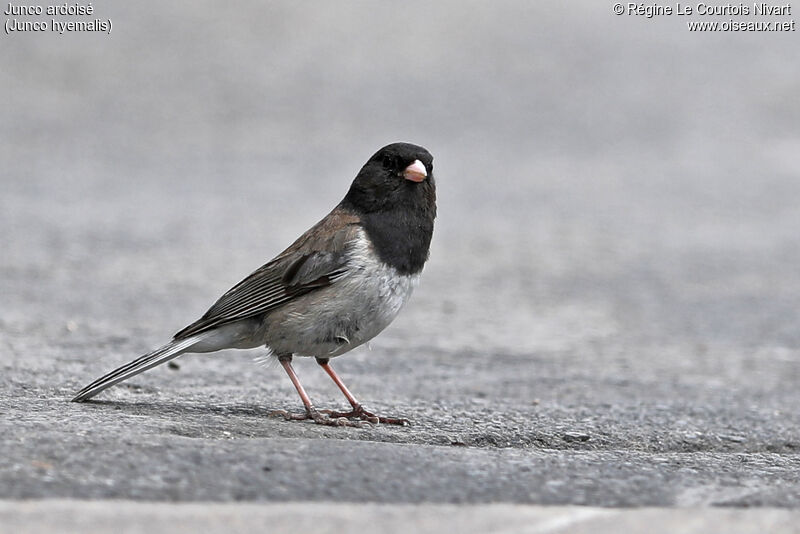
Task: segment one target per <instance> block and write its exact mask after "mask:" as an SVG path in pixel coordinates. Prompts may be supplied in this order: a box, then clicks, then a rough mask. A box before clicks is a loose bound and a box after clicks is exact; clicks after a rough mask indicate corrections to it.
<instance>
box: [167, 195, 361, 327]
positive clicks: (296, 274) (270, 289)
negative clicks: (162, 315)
mask: <svg viewBox="0 0 800 534" xmlns="http://www.w3.org/2000/svg"><path fill="white" fill-rule="evenodd" d="M359 232H360V224H359V221H358V218H357V217H356V216H355V215H352V214H349V213H346V212H343V211H342V210H341V208H337V209H335V210H334V211H333V212H331V213H330V214H329V215H328V216H327V217H325V218H324V219H323V220H322V221H320V222H319V223H317V224H316V225H314V226H313V227H312V228H311V229H310V230H309V231H308V232H306V233H305V234H303V235H302V236H300V238H299V239H298V240H297V241H295V242H294V243H293V244H292V245H291V246H290V247H289V248H287V249H286V250H285V251H283V252H282V253H281V254H279V255H278V256H277V257H276V258H275V259H273V260H272V261H270V262H269V263H267V264H265V265H263V266H261V267H260V268H259V269H257V270H256V271H254V272H253V273H252V274H250V275H249V276H247V277H246V278H245V279H244V280H242V281H241V282H239V283H238V284H236V285H235V286H233V287H232V288H231V289H230V290H228V291H227V292H226V293H225V294H224V295H222V296H221V297H220V298H219V300H217V302H215V303H214V305H213V306H211V308H209V309H208V311H207V312H206V313H205V314H204V315H203V316H202V317H201V318H200V319H199V320H197V321H195V322H194V323H192V324H190V325H189V326H187V327H186V328H184V329H183V330H181V331H180V332H178V333H177V334H175V339H182V338H186V337H188V336H192V335H195V334H198V333H200V332H205V331H208V330H210V329H212V328H215V327H217V326H220V325H223V324H227V323H231V322H233V321H238V320H241V319H245V318H248V317H255V316H258V315H261V314H264V313H266V312H268V311H270V310H273V309H275V308H276V307H278V306H281V305H283V304H286V303H287V302H290V301H292V300H293V299H296V298H297V297H299V296H301V295H305V294H306V293H309V292H311V291H314V290H317V289H319V288H321V287H326V286H329V285H331V284H333V283H335V282H336V281H337V280H339V279H341V278H342V277H344V276H347V273H348V269H349V265H348V261H349V254H348V252H349V247H350V245H351V243H352V242H353V241H354V240H355V239H356V238H357V237H358V234H359Z"/></svg>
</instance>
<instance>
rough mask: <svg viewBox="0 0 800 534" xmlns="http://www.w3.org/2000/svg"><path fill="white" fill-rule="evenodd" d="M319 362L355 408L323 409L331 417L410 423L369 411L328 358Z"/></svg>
mask: <svg viewBox="0 0 800 534" xmlns="http://www.w3.org/2000/svg"><path fill="white" fill-rule="evenodd" d="M317 363H318V364H319V365H320V366H321V367H322V368H323V369H325V372H326V373H328V376H330V377H331V379H332V380H333V382H334V383H335V384H336V385H337V386H338V387H339V389H340V390H341V391H342V393H343V394H344V396H345V397H346V398H347V402H349V403H350V406H352V407H353V409H352V410H351V411H349V412H334V411H332V410H322V411H323V412H324V413H326V414H328V415H329V416H330V417H354V418H358V419H363V420H364V421H369V422H370V423H385V424H388V425H407V424H408V423H409V421H408V419H401V418H398V417H381V416H377V415H375V414H374V413H372V412H368V411H367V410H365V409H364V407H363V406H362V405H361V403H360V402H358V401H357V400H356V398H355V397H354V396H353V394H352V393H350V390H349V389H347V386H345V385H344V382H342V379H341V378H339V375H337V374H336V371H334V370H333V368H332V367H331V366H330V365H329V364H328V359H327V358H317ZM298 391H299V390H298ZM301 396H302V395H301Z"/></svg>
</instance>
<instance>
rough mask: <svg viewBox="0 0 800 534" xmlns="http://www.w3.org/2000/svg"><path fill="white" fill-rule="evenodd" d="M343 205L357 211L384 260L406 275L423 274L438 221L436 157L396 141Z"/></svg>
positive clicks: (357, 182) (366, 167)
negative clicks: (434, 158)
mask: <svg viewBox="0 0 800 534" xmlns="http://www.w3.org/2000/svg"><path fill="white" fill-rule="evenodd" d="M341 207H342V208H344V209H346V210H348V211H351V212H353V213H356V214H357V215H358V216H359V218H360V220H361V224H362V226H363V227H364V230H365V231H366V232H367V235H368V236H369V238H370V239H371V242H372V245H373V247H374V250H375V252H376V253H377V254H378V256H379V258H380V259H381V260H382V261H383V262H384V263H386V264H387V265H390V266H392V267H394V268H395V269H397V271H398V272H400V273H402V274H415V273H418V272H419V271H421V270H422V267H423V265H424V264H425V261H426V260H427V259H428V250H429V248H430V244H431V237H432V236H433V221H434V219H435V218H436V185H435V183H434V181H433V156H431V154H430V152H428V151H427V150H425V149H424V148H422V147H421V146H417V145H411V144H408V143H394V144H391V145H387V146H385V147H383V148H382V149H380V150H378V151H377V152H376V153H375V155H374V156H372V157H371V158H369V161H367V163H366V164H365V165H364V166H363V167H362V168H361V171H359V173H358V176H356V179H355V180H353V185H351V186H350V190H349V191H348V192H347V195H346V196H345V197H344V200H343V201H342V203H341Z"/></svg>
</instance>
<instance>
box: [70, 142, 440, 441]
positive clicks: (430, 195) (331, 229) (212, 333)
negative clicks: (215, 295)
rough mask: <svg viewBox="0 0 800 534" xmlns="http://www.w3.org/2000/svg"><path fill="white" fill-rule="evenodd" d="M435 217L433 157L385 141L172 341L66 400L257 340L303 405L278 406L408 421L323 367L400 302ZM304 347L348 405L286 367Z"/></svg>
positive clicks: (321, 417) (336, 421) (368, 334)
mask: <svg viewBox="0 0 800 534" xmlns="http://www.w3.org/2000/svg"><path fill="white" fill-rule="evenodd" d="M435 218H436V185H435V183H434V179H433V156H431V154H430V153H429V152H428V151H427V150H426V149H424V148H422V147H421V146H417V145H412V144H409V143H393V144H391V145H387V146H385V147H383V148H382V149H380V150H379V151H378V152H376V153H375V154H374V155H373V156H372V157H371V158H369V160H368V161H367V163H366V164H364V166H363V167H362V168H361V170H360V171H359V173H358V175H357V176H356V178H355V180H354V181H353V183H352V185H351V186H350V189H349V190H348V192H347V194H346V195H345V197H344V199H343V200H342V201H341V202H340V203H339V204H338V205H337V206H336V207H335V208H334V209H333V211H331V212H330V213H329V214H328V215H327V216H326V217H325V218H323V219H322V220H321V221H319V222H318V223H317V224H315V225H314V226H312V227H311V229H309V230H308V231H307V232H306V233H304V234H303V235H302V236H300V237H299V238H298V239H297V240H296V241H295V242H294V243H292V244H291V245H290V246H289V248H287V249H286V250H284V251H283V252H281V253H280V254H278V256H276V257H275V258H274V259H273V260H271V261H270V262H269V263H267V264H265V265H263V266H262V267H260V268H259V269H257V270H256V271H254V272H253V273H252V274H250V275H249V276H248V277H247V278H245V279H244V280H242V281H241V282H239V283H238V284H236V285H235V286H233V287H232V288H231V289H230V290H228V291H227V292H226V293H225V294H224V295H222V297H220V298H219V300H217V302H215V303H214V305H213V306H211V308H209V310H208V311H207V312H206V313H205V315H203V316H202V317H201V318H200V319H198V320H197V321H195V322H194V323H192V324H190V325H189V326H187V327H186V328H184V329H183V330H181V331H179V332H178V333H177V334H175V336H174V338H173V339H172V341H170V342H169V343H167V344H166V345H164V346H163V347H161V348H158V349H156V350H154V351H152V352H150V353H148V354H145V355H144V356H141V357H139V358H137V359H135V360H133V361H132V362H130V363H128V364H126V365H123V366H122V367H120V368H118V369H115V370H114V371H111V372H110V373H108V374H107V375H105V376H102V377H100V378H98V379H97V380H95V381H94V382H92V383H91V384H89V385H88V386H86V387H85V388H83V389H82V390H80V391H79V392H78V393H77V394H76V395H75V397H74V398H73V399H72V400H73V401H74V402H82V401H85V400H88V399H90V398H92V397H94V396H95V395H97V394H98V393H100V392H101V391H103V390H104V389H106V388H109V387H111V386H113V385H114V384H117V383H119V382H122V381H123V380H127V379H128V378H131V377H132V376H135V375H138V374H139V373H142V372H144V371H147V370H148V369H151V368H153V367H155V366H157V365H160V364H162V363H165V362H168V361H170V360H172V359H173V358H176V357H178V356H180V355H181V354H184V353H200V352H215V351H218V350H222V349H231V348H234V349H251V348H256V347H261V346H263V347H266V349H267V350H268V351H269V354H271V355H274V356H275V357H277V359H278V361H279V362H280V363H281V365H282V366H283V368H284V369H285V370H286V373H287V374H288V375H289V378H290V379H291V381H292V384H294V387H295V389H297V393H298V394H299V395H300V399H301V400H302V401H303V405H304V406H305V413H302V414H289V413H287V412H280V413H281V414H282V415H284V416H285V417H286V418H287V419H294V420H303V419H310V420H313V421H314V422H315V423H318V424H323V425H333V426H358V425H360V424H361V422H362V421H368V422H370V423H388V424H400V425H404V424H407V423H408V421H407V420H405V419H402V418H396V417H379V416H376V415H375V414H373V413H371V412H368V411H367V410H366V409H364V407H363V406H362V405H361V403H359V402H358V400H356V398H355V397H354V396H353V394H352V393H350V391H349V390H348V389H347V387H346V386H345V385H344V383H343V382H342V380H341V379H340V378H339V376H338V375H337V374H336V373H335V372H334V370H333V369H332V368H331V366H330V363H329V362H330V359H331V358H333V357H335V356H339V355H342V354H344V353H346V352H348V351H350V350H352V349H354V348H356V347H358V346H359V345H362V344H364V343H366V342H367V341H369V340H370V339H372V338H373V337H375V336H376V335H378V334H379V333H380V332H381V331H382V330H383V329H384V328H386V327H387V326H388V325H389V324H390V323H391V322H392V321H393V320H394V318H395V317H396V316H397V314H398V313H399V312H400V309H401V308H402V307H403V305H404V304H405V303H406V301H408V298H409V297H410V296H411V293H412V291H413V289H414V287H415V286H416V285H417V282H418V279H419V275H420V272H421V271H422V268H423V266H424V265H425V262H426V261H427V259H428V253H429V249H430V243H431V237H432V236H433V222H434V219H435ZM293 356H310V357H314V358H316V361H317V363H318V364H319V365H320V366H321V367H322V368H323V369H324V370H325V372H326V373H327V374H328V375H329V376H330V377H331V379H332V380H333V381H334V382H335V383H336V385H337V386H338V387H339V389H340V390H341V391H342V393H343V394H344V396H345V397H346V398H347V400H348V402H349V403H350V405H351V406H352V410H350V411H349V412H335V411H331V410H317V409H316V408H315V407H314V405H313V404H312V403H311V400H310V399H309V397H308V395H307V394H306V392H305V389H304V388H303V386H302V385H301V384H300V380H299V379H298V377H297V374H296V373H295V372H294V369H293V368H292V357H293Z"/></svg>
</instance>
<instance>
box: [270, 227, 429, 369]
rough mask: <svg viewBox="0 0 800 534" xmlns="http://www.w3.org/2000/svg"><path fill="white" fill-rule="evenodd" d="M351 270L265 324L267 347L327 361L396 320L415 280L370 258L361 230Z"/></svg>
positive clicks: (280, 311) (367, 244) (279, 351)
mask: <svg viewBox="0 0 800 534" xmlns="http://www.w3.org/2000/svg"><path fill="white" fill-rule="evenodd" d="M349 254H350V261H349V264H350V266H351V268H350V269H349V271H348V273H347V274H346V275H344V276H343V277H341V278H339V279H337V280H336V281H335V283H334V284H333V285H331V286H330V287H326V288H323V289H320V290H318V291H314V292H313V293H309V294H308V295H304V296H303V297H300V298H298V299H297V300H296V301H293V302H291V303H288V304H287V305H286V306H282V307H281V308H280V309H278V310H276V311H275V312H273V313H270V314H269V315H268V316H267V318H266V324H265V338H266V339H265V341H266V345H267V346H268V347H270V348H271V349H272V350H274V351H275V352H276V353H278V354H287V353H291V354H295V355H297V356H316V357H320V358H330V357H333V356H338V355H340V354H344V353H345V352H347V351H349V350H351V349H353V348H355V347H358V346H359V345H362V344H363V343H366V342H367V341H369V340H370V339H372V338H373V337H375V336H376V335H378V334H379V333H380V332H381V331H383V329H384V328H386V327H387V326H389V324H390V323H391V322H392V321H393V320H394V318H395V317H397V314H398V313H399V312H400V310H401V309H402V308H403V305H405V303H406V302H407V301H408V298H409V297H410V296H411V293H412V292H413V290H414V287H416V285H417V283H418V280H419V275H418V274H415V275H411V276H406V275H401V274H400V273H398V272H397V271H396V270H395V269H394V268H393V267H390V266H388V265H386V264H384V263H383V262H381V261H380V260H378V259H377V257H376V256H375V255H374V254H373V253H371V250H370V245H369V243H368V241H367V240H366V237H365V234H364V232H363V230H362V231H361V232H360V234H359V237H358V240H357V241H356V243H355V245H354V246H353V247H352V248H351V249H350V252H349Z"/></svg>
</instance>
